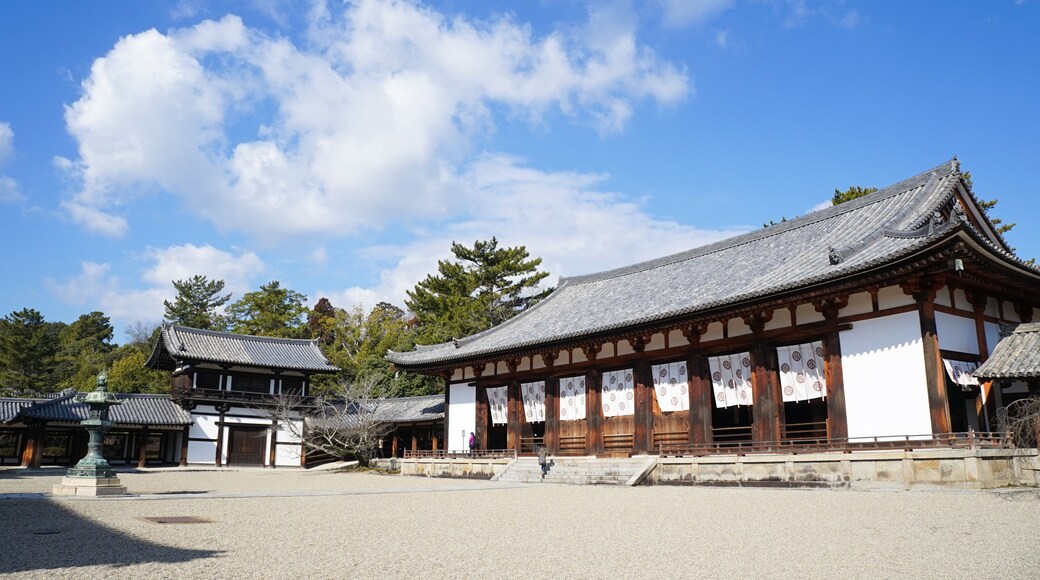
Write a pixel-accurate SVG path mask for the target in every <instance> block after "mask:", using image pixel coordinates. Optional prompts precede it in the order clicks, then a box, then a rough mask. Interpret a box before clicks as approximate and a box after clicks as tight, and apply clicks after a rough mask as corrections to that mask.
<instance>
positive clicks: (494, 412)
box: [487, 387, 509, 425]
mask: <svg viewBox="0 0 1040 580" xmlns="http://www.w3.org/2000/svg"><path fill="white" fill-rule="evenodd" d="M507 388H508V387H495V388H489V389H488V390H487V395H488V405H489V406H490V407H491V424H492V425H505V424H506V423H508V422H509V395H508V394H507V393H506V389H507Z"/></svg>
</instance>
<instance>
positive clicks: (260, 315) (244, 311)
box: [227, 280, 307, 338]
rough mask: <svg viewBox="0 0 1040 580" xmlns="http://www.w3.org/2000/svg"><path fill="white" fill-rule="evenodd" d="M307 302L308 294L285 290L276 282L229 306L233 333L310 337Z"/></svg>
mask: <svg viewBox="0 0 1040 580" xmlns="http://www.w3.org/2000/svg"><path fill="white" fill-rule="evenodd" d="M306 301H307V296H306V295H305V294H300V293H299V292H296V291H294V290H290V289H288V288H283V287H282V285H281V283H280V282H279V281H278V280H273V281H271V282H269V283H267V284H264V285H262V286H260V290H258V291H256V292H246V293H245V294H244V295H243V296H242V298H240V299H239V300H237V301H236V302H234V303H233V304H231V306H228V309H227V313H228V319H229V322H230V326H231V330H232V332H237V333H240V334H251V335H254V336H280V337H283V338H302V337H303V336H305V335H306V334H307V327H306V326H305V325H304V323H303V320H302V318H303V315H304V314H306V313H307V307H306V306H304V303H306Z"/></svg>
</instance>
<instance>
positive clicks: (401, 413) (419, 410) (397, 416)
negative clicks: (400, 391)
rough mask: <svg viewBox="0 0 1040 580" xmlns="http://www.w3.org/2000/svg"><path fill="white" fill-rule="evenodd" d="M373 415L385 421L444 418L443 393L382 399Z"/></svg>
mask: <svg viewBox="0 0 1040 580" xmlns="http://www.w3.org/2000/svg"><path fill="white" fill-rule="evenodd" d="M374 416H375V418H376V419H377V420H379V421H385V422H387V423H419V422H421V421H438V420H440V419H443V418H444V395H426V396H422V397H398V398H395V399H382V400H380V401H379V403H378V407H377V408H376V410H375V413H374Z"/></svg>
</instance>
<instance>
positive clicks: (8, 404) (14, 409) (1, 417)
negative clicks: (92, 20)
mask: <svg viewBox="0 0 1040 580" xmlns="http://www.w3.org/2000/svg"><path fill="white" fill-rule="evenodd" d="M43 401H46V399H19V398H14V397H3V398H0V423H7V422H8V421H10V420H12V419H14V418H15V417H17V416H18V411H21V410H22V408H23V407H28V406H29V405H32V404H33V403H42V402H43Z"/></svg>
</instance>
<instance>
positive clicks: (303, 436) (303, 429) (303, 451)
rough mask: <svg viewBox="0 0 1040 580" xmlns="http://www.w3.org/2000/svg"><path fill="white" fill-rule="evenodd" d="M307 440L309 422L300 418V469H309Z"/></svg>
mask: <svg viewBox="0 0 1040 580" xmlns="http://www.w3.org/2000/svg"><path fill="white" fill-rule="evenodd" d="M306 440H307V421H306V420H305V419H304V418H303V417H300V467H303V468H306V467H307V446H306V445H305V444H304V441H306Z"/></svg>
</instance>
